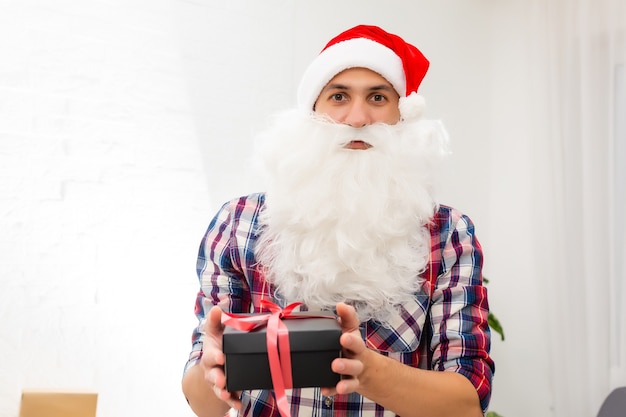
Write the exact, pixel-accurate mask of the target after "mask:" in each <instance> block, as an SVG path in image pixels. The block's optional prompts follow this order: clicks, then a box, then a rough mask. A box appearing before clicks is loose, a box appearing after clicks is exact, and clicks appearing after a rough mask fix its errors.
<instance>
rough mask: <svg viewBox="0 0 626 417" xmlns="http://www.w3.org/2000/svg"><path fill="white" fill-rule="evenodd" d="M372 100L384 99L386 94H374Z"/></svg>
mask: <svg viewBox="0 0 626 417" xmlns="http://www.w3.org/2000/svg"><path fill="white" fill-rule="evenodd" d="M372 100H374V101H384V100H385V96H383V95H382V94H374V95H373V96H372Z"/></svg>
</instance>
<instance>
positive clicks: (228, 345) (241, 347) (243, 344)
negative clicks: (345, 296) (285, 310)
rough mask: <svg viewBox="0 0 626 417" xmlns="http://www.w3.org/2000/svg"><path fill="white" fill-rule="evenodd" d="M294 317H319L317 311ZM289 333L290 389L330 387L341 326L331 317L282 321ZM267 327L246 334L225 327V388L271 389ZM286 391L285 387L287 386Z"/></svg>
mask: <svg viewBox="0 0 626 417" xmlns="http://www.w3.org/2000/svg"><path fill="white" fill-rule="evenodd" d="M291 315H297V316H303V315H304V316H312V315H317V316H320V315H323V316H326V315H328V313H326V312H324V313H320V312H317V313H315V312H298V313H291ZM282 321H283V323H285V325H286V326H287V329H288V330H289V346H290V350H291V370H292V379H293V387H292V388H305V387H334V386H335V385H337V382H339V379H340V377H339V374H336V373H334V372H333V371H332V370H331V369H330V364H331V362H332V361H333V359H335V358H338V357H339V356H340V353H341V345H340V344H339V337H340V336H341V327H340V326H339V323H337V320H335V319H334V318H319V317H307V318H297V319H292V318H284V319H282ZM266 331H267V327H266V326H263V327H261V328H257V329H254V330H252V331H250V332H245V331H241V330H236V329H233V328H231V327H228V326H226V328H225V329H224V337H223V346H222V349H223V351H224V354H225V356H226V360H225V365H224V372H225V374H226V389H227V390H228V391H239V390H246V389H272V388H273V386H272V377H271V375H270V366H269V359H268V356H267V339H266V336H267V332H266ZM287 388H289V387H287Z"/></svg>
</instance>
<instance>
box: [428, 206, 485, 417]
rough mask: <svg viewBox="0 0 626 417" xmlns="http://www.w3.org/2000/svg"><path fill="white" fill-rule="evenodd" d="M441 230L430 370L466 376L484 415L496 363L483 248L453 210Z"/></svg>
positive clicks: (466, 221)
mask: <svg viewBox="0 0 626 417" xmlns="http://www.w3.org/2000/svg"><path fill="white" fill-rule="evenodd" d="M448 221H449V226H450V227H449V228H448V229H447V231H446V230H445V228H444V230H442V233H444V235H443V236H442V237H441V238H442V246H443V248H442V251H441V266H440V274H439V276H438V279H437V283H436V286H435V290H434V292H433V297H432V305H431V326H432V332H433V333H432V339H431V349H432V369H434V370H439V371H453V372H458V373H460V374H462V375H464V376H466V377H467V378H468V379H469V380H470V382H471V383H472V384H473V385H474V387H475V388H476V391H477V392H478V396H479V399H480V404H481V407H482V409H483V412H486V410H487V407H488V406H489V400H490V397H491V381H492V378H493V373H494V370H495V368H494V363H493V360H492V359H491V357H490V356H489V350H490V345H491V335H490V329H489V324H488V321H487V316H488V314H489V305H488V301H487V289H486V288H485V287H484V286H483V284H482V263H483V255H482V249H481V247H480V244H479V242H478V240H477V239H476V236H475V234H474V225H473V223H472V221H471V220H470V219H469V218H468V217H467V216H464V215H461V214H460V213H458V212H456V211H454V210H452V213H451V216H450V218H449V219H448Z"/></svg>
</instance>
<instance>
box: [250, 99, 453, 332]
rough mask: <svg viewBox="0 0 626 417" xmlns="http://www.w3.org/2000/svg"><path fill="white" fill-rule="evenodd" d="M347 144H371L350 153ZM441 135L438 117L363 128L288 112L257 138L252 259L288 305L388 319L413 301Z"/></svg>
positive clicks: (425, 253) (426, 243)
mask: <svg viewBox="0 0 626 417" xmlns="http://www.w3.org/2000/svg"><path fill="white" fill-rule="evenodd" d="M351 140H362V141H365V142H367V143H369V144H371V145H372V148H370V149H368V150H365V151H363V150H349V149H344V148H343V146H344V145H345V144H347V143H348V142H350V141H351ZM446 141H447V136H446V133H445V130H444V129H443V127H442V125H441V124H440V123H439V122H437V121H427V120H419V121H414V122H399V123H398V124H396V125H386V124H376V125H371V126H367V127H364V128H360V129H355V128H352V127H350V126H346V125H342V124H337V123H333V122H331V121H329V120H328V119H327V118H324V117H321V116H316V115H313V116H312V115H310V114H302V113H300V112H298V111H291V112H287V113H284V114H282V115H280V116H279V118H278V120H277V121H276V123H275V125H274V127H273V128H271V129H270V130H268V131H267V132H265V134H263V135H261V136H260V137H259V141H258V145H259V147H258V153H257V155H258V157H259V162H260V163H261V168H262V170H263V171H264V174H265V177H266V178H265V179H266V186H267V187H266V204H265V207H264V210H263V211H262V213H261V215H260V226H261V227H262V233H261V236H260V239H259V242H258V245H257V259H258V261H259V262H260V264H261V265H262V266H263V268H264V271H265V278H266V279H267V280H268V282H270V283H273V284H274V285H275V287H276V292H277V294H278V295H279V297H281V298H283V299H284V301H286V302H294V301H302V302H304V303H305V304H306V305H307V307H308V308H309V310H332V309H334V307H335V306H336V304H337V302H339V301H343V302H346V303H348V304H351V305H353V306H354V307H355V308H356V310H357V314H358V315H359V318H360V319H361V320H362V321H366V320H369V319H372V318H373V319H376V320H378V321H381V322H385V321H387V320H388V319H389V317H390V315H392V314H394V313H397V311H398V309H399V306H400V305H402V304H404V303H405V302H407V301H410V300H413V299H414V297H415V293H416V292H417V291H418V290H419V288H420V286H421V285H422V283H423V280H422V279H421V278H420V277H419V276H418V275H419V274H420V273H421V272H422V271H423V270H424V269H425V267H426V264H427V261H428V258H429V255H430V233H429V231H428V228H427V225H428V222H429V220H430V219H431V217H432V216H433V214H434V212H435V210H436V209H437V202H436V201H435V198H434V196H433V188H434V184H433V180H434V178H435V171H436V170H435V168H437V167H439V165H440V162H441V158H442V156H443V155H444V154H445V145H446Z"/></svg>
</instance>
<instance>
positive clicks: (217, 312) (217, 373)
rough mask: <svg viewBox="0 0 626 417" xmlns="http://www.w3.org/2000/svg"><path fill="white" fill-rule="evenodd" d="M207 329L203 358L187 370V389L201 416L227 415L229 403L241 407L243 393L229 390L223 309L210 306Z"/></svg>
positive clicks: (184, 391)
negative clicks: (225, 373)
mask: <svg viewBox="0 0 626 417" xmlns="http://www.w3.org/2000/svg"><path fill="white" fill-rule="evenodd" d="M204 330H205V332H206V336H205V338H204V342H203V345H202V359H201V360H200V362H199V363H198V364H197V365H195V366H192V367H191V368H189V369H188V370H187V372H186V373H185V375H184V377H183V381H182V385H183V387H182V388H183V393H184V394H185V397H186V398H187V401H188V402H189V406H190V407H191V409H192V410H193V412H194V413H195V414H196V415H197V416H198V417H224V415H225V414H226V413H227V412H228V409H229V407H231V408H236V409H240V408H241V401H240V400H239V394H240V393H230V392H228V391H226V375H224V359H225V358H224V353H223V352H222V335H223V333H224V326H222V310H221V309H220V308H219V307H217V306H215V307H213V308H211V310H209V314H208V315H207V319H206V322H205V326H204Z"/></svg>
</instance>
